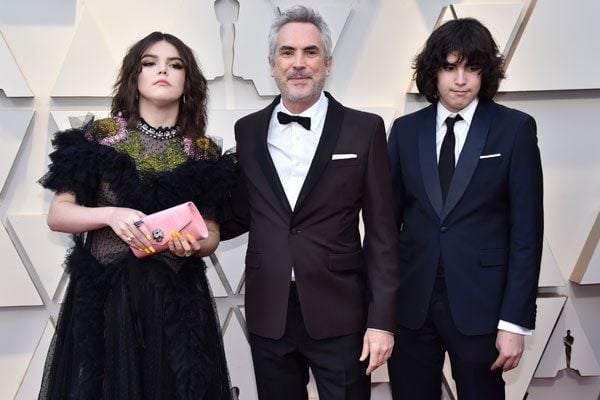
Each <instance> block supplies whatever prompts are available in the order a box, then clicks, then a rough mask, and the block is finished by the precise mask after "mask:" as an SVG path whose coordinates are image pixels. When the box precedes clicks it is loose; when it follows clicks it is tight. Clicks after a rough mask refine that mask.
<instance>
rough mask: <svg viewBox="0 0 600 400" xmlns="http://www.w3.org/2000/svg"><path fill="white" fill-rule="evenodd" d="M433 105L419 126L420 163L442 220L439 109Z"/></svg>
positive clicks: (434, 205)
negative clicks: (437, 129)
mask: <svg viewBox="0 0 600 400" xmlns="http://www.w3.org/2000/svg"><path fill="white" fill-rule="evenodd" d="M436 107H437V106H436V104H435V103H434V104H431V105H430V106H429V107H428V109H427V112H426V113H425V114H424V121H422V123H420V124H419V129H420V132H419V162H420V165H421V175H422V177H423V185H424V186H425V191H426V192H427V197H429V202H430V203H431V205H432V207H433V209H434V210H435V212H436V214H437V215H438V216H439V217H440V218H441V216H442V210H443V208H444V201H443V199H442V188H441V187H440V176H439V172H438V162H437V153H436V144H435V130H436V129H435V121H436V114H437V108H436Z"/></svg>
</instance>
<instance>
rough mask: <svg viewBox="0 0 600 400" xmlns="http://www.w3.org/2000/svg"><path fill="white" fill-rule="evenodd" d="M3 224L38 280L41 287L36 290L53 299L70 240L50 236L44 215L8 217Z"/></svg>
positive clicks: (56, 235) (54, 234)
mask: <svg viewBox="0 0 600 400" xmlns="http://www.w3.org/2000/svg"><path fill="white" fill-rule="evenodd" d="M7 222H8V225H9V226H10V228H11V230H12V231H13V232H14V233H15V236H16V237H15V240H18V242H19V244H20V245H21V246H22V247H23V249H24V250H25V252H26V254H27V258H28V259H29V262H30V263H31V266H32V268H33V270H34V272H35V274H36V275H37V277H38V278H39V280H40V283H41V287H38V290H44V291H45V292H46V295H47V296H48V298H50V299H52V298H55V297H56V294H57V289H58V287H59V283H60V281H61V279H62V277H63V275H64V274H65V271H64V268H63V261H64V259H65V255H66V253H67V249H68V248H69V247H70V246H71V244H72V242H71V239H70V236H69V235H67V234H65V233H59V232H51V231H50V230H49V229H48V224H47V223H46V215H42V214H39V215H23V214H12V215H9V216H8V221H7ZM61 299H62V298H59V300H61Z"/></svg>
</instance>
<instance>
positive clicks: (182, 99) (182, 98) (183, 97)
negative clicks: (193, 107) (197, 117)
mask: <svg viewBox="0 0 600 400" xmlns="http://www.w3.org/2000/svg"><path fill="white" fill-rule="evenodd" d="M181 101H182V102H183V104H185V94H184V95H183V96H181Z"/></svg>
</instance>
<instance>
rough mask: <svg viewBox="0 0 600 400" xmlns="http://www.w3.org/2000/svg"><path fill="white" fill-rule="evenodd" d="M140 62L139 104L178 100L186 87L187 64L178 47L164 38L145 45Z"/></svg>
mask: <svg viewBox="0 0 600 400" xmlns="http://www.w3.org/2000/svg"><path fill="white" fill-rule="evenodd" d="M140 63H141V64H142V70H141V72H140V74H139V75H138V85H137V86H138V91H139V93H140V99H139V101H140V107H142V106H143V104H144V103H151V104H153V105H154V106H158V107H165V106H172V105H173V104H174V103H177V104H178V103H179V99H180V97H181V96H182V95H183V91H184V87H185V68H184V65H183V60H182V59H181V58H180V56H179V51H177V48H176V47H175V46H173V45H172V44H171V43H169V42H167V41H165V40H161V41H159V42H156V43H154V44H153V45H151V46H150V47H148V48H147V49H146V51H145V52H144V54H143V55H142V58H141V60H140Z"/></svg>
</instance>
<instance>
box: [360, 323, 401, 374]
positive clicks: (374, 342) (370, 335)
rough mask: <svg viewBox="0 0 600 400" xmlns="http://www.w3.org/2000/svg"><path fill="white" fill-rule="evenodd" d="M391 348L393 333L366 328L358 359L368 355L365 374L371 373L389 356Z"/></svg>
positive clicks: (361, 359)
mask: <svg viewBox="0 0 600 400" xmlns="http://www.w3.org/2000/svg"><path fill="white" fill-rule="evenodd" d="M393 348H394V335H393V334H392V333H390V332H383V331H376V330H372V329H367V331H366V332H365V337H364V338H363V348H362V353H361V354H360V361H365V360H366V359H367V357H369V366H368V367H367V371H366V372H367V375H371V372H373V371H375V370H376V369H377V367H379V366H380V365H382V364H383V363H385V362H386V361H387V359H388V358H390V356H391V355H392V349H393Z"/></svg>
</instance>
